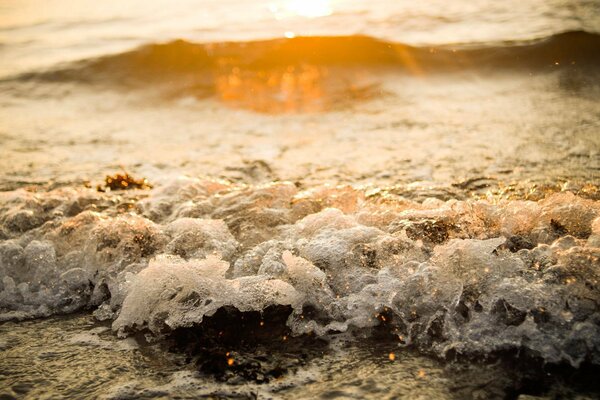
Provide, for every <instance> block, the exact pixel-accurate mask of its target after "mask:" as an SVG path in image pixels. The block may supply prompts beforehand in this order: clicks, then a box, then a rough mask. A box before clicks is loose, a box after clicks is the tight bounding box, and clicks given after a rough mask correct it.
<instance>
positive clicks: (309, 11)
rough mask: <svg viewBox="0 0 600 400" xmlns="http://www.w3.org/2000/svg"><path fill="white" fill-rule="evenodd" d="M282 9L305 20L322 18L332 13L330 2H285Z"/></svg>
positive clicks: (314, 0)
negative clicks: (305, 18)
mask: <svg viewBox="0 0 600 400" xmlns="http://www.w3.org/2000/svg"><path fill="white" fill-rule="evenodd" d="M282 8H283V9H285V10H286V11H287V12H290V13H293V14H296V15H299V16H301V17H307V18H316V17H324V16H327V15H331V13H332V12H333V9H332V7H331V1H330V0H286V1H285V2H284V4H283V7H282Z"/></svg>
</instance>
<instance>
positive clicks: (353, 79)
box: [215, 64, 378, 114]
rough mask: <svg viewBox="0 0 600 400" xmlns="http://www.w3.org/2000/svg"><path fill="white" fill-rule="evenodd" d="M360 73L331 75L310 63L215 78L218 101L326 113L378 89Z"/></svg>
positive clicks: (278, 110)
mask: <svg viewBox="0 0 600 400" xmlns="http://www.w3.org/2000/svg"><path fill="white" fill-rule="evenodd" d="M360 75H361V74H359V73H357V72H356V71H354V72H349V71H342V72H340V73H338V71H335V73H332V70H331V68H329V67H325V66H315V65H311V64H303V65H289V66H287V67H278V68H271V69H262V70H255V69H241V68H239V67H232V68H222V69H221V70H220V71H219V72H217V74H216V77H215V91H216V96H217V98H218V99H219V100H221V101H223V102H224V103H226V104H228V105H230V106H233V107H238V108H245V109H250V110H252V111H257V112H262V113H269V114H280V113H300V112H319V111H327V110H332V109H336V108H340V107H344V106H347V105H348V103H349V102H351V101H356V100H366V99H369V98H372V97H374V96H375V95H376V94H377V93H378V86H377V85H375V84H368V83H366V82H365V81H366V80H365V79H364V77H361V76H360Z"/></svg>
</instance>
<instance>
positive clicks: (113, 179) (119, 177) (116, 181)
mask: <svg viewBox="0 0 600 400" xmlns="http://www.w3.org/2000/svg"><path fill="white" fill-rule="evenodd" d="M130 189H152V185H151V184H150V182H148V180H147V179H146V178H140V179H136V178H134V177H133V176H131V175H129V174H128V173H127V172H124V173H122V174H119V173H118V174H114V175H107V176H106V178H104V184H103V185H98V186H96V190H98V191H99V192H110V191H111V190H130Z"/></svg>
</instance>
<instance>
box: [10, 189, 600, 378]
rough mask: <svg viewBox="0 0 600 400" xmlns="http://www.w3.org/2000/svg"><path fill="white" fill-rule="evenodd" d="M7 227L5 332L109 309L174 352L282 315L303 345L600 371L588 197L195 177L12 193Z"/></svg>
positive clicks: (594, 237)
mask: <svg viewBox="0 0 600 400" xmlns="http://www.w3.org/2000/svg"><path fill="white" fill-rule="evenodd" d="M0 224H1V225H0V226H1V230H0V235H1V236H2V239H3V240H2V242H1V243H0V319H1V320H4V321H6V320H21V319H27V318H36V317H42V316H49V315H53V314H60V313H71V312H74V311H76V310H81V309H93V310H95V311H94V314H95V316H96V317H97V318H98V319H102V320H112V321H113V322H112V327H113V330H114V331H115V332H116V333H117V334H118V335H120V336H123V337H124V336H127V335H130V334H134V333H137V332H145V333H148V334H151V335H152V336H154V337H157V338H161V337H165V336H168V335H169V334H171V333H172V332H174V331H175V330H177V329H178V328H186V327H194V326H198V325H200V324H202V322H203V320H204V319H206V318H209V317H211V316H213V315H215V314H216V313H217V312H218V311H219V310H223V309H237V310H239V311H241V312H261V311H264V310H267V309H271V308H272V307H273V306H275V307H278V306H283V307H282V309H286V310H289V311H288V312H289V315H288V316H287V322H286V325H287V327H288V328H289V330H290V331H291V332H292V333H293V334H294V335H303V334H314V335H317V336H320V337H327V336H328V335H330V334H332V333H336V332H350V333H352V332H368V331H369V330H370V329H372V328H375V327H379V328H381V327H383V328H384V329H386V330H387V331H388V332H389V333H390V334H391V335H393V336H394V337H395V338H396V339H397V341H398V343H400V344H401V345H404V346H411V347H416V348H418V349H420V350H421V351H423V352H426V353H430V354H434V355H437V356H439V357H451V356H453V355H465V356H477V355H484V356H485V355H489V354H493V353H496V352H503V351H519V352H524V353H526V354H529V355H531V356H534V357H540V358H542V359H543V360H545V361H547V362H552V363H560V362H568V363H570V364H571V365H573V366H578V365H580V364H581V363H582V362H591V363H593V364H600V311H599V310H600V308H599V304H600V201H597V200H593V199H587V198H583V197H580V196H578V195H576V194H574V193H571V192H558V193H555V194H552V195H549V196H548V197H546V198H545V199H542V200H539V201H526V200H492V199H489V200H464V201H458V200H449V201H442V200H439V199H434V198H428V199H425V200H424V201H422V202H417V201H412V200H409V199H407V198H403V197H400V196H395V195H393V194H391V193H386V192H384V191H381V192H376V193H373V192H366V191H365V190H361V189H356V188H352V187H349V186H347V187H327V186H325V187H318V188H313V189H311V190H305V191H300V190H299V189H298V188H297V187H296V186H294V185H293V184H291V183H286V182H281V183H272V184H268V185H264V186H242V185H233V184H229V183H225V182H220V181H214V180H209V179H192V178H180V179H178V180H176V181H173V182H170V183H169V184H166V185H163V186H161V187H158V188H155V189H153V190H151V191H149V192H146V191H128V192H116V193H115V192H113V193H97V192H95V191H92V190H84V189H82V190H80V189H72V188H64V189H57V190H54V191H50V192H31V191H26V190H17V191H13V192H5V193H2V194H1V195H0ZM267 323H268V321H267Z"/></svg>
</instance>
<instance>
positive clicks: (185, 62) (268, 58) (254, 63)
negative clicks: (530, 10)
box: [13, 31, 600, 83]
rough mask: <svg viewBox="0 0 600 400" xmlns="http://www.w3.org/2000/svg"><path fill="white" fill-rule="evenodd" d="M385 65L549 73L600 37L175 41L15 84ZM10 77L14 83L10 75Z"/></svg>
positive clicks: (583, 63)
mask: <svg viewBox="0 0 600 400" xmlns="http://www.w3.org/2000/svg"><path fill="white" fill-rule="evenodd" d="M303 64H310V65H316V66H342V67H343V66H348V67H355V66H359V67H365V68H371V67H376V66H387V67H392V68H397V69H398V70H401V71H405V72H408V73H412V74H424V73H439V72H448V71H456V70H468V69H529V70H531V69H534V70H552V69H556V68H565V67H572V66H578V67H590V66H591V67H596V66H600V35H599V34H596V33H590V32H585V31H570V32H564V33H559V34H556V35H552V36H550V37H546V38H543V39H538V40H533V41H528V42H503V43H496V44H489V45H479V46H469V45H442V46H435V47H431V46H422V47H416V46H410V45H407V44H402V43H393V42H387V41H384V40H380V39H376V38H372V37H368V36H332V37H329V36H325V37H318V36H315V37H296V38H289V39H288V38H285V39H284V38H282V39H270V40H262V41H250V42H221V43H190V42H187V41H184V40H176V41H172V42H169V43H155V44H148V45H145V46H142V47H139V48H136V49H134V50H131V51H128V52H124V53H120V54H115V55H107V56H103V57H99V58H94V59H87V60H81V61H78V62H75V63H72V64H68V65H66V66H63V67H60V68H56V69H52V70H48V71H41V72H40V71H37V72H30V73H26V74H21V75H19V76H18V77H16V79H17V80H30V79H42V80H50V81H63V80H68V81H87V82H94V81H100V82H103V83H108V82H125V81H136V80H137V81H140V80H141V81H144V82H148V80H152V81H155V80H174V79H180V78H185V77H194V78H197V77H199V76H201V75H202V73H203V72H210V71H213V70H219V69H227V68H243V69H247V70H265V69H276V68H282V67H286V66H290V65H303ZM13 79H15V78H13Z"/></svg>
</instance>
